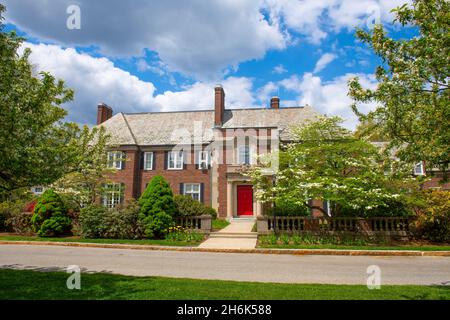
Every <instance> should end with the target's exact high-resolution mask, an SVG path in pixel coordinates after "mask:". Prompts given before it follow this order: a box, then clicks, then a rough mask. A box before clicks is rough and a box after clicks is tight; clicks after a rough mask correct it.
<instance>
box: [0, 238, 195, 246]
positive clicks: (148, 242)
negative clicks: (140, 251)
mask: <svg viewBox="0 0 450 320" xmlns="http://www.w3.org/2000/svg"><path fill="white" fill-rule="evenodd" d="M0 241H41V242H79V243H104V244H135V245H152V246H180V247H187V246H191V247H196V246H198V245H199V244H200V243H201V241H192V242H185V241H172V240H148V239H145V240H124V239H85V238H80V237H61V238H40V237H31V236H30V237H26V236H15V235H0Z"/></svg>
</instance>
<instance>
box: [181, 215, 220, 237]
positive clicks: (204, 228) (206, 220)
mask: <svg viewBox="0 0 450 320" xmlns="http://www.w3.org/2000/svg"><path fill="white" fill-rule="evenodd" d="M175 223H176V225H177V226H181V227H183V228H185V229H190V230H193V231H198V232H202V233H210V232H211V230H212V217H211V216H210V215H203V216H188V217H176V218H175Z"/></svg>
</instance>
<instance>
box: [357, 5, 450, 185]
mask: <svg viewBox="0 0 450 320" xmlns="http://www.w3.org/2000/svg"><path fill="white" fill-rule="evenodd" d="M449 9H450V2H449V1H447V0H414V1H413V3H412V5H411V6H410V5H407V4H405V5H403V6H401V7H399V8H397V9H395V10H393V12H394V13H395V16H396V18H395V21H397V22H399V23H401V24H402V25H403V26H413V27H415V28H416V29H417V31H418V36H415V37H413V38H411V39H399V40H396V39H393V38H390V37H389V36H388V35H387V33H386V31H385V29H384V27H383V26H382V25H376V26H375V28H374V29H373V30H372V31H369V32H366V31H364V30H361V29H359V30H357V33H356V35H357V37H358V38H359V39H360V40H361V41H362V42H364V43H366V44H367V45H369V46H370V47H371V48H372V49H373V50H374V52H375V53H376V54H377V55H378V56H379V57H381V59H382V61H383V65H382V66H379V67H378V68H377V70H376V73H375V75H376V78H377V80H378V82H379V84H378V86H377V88H376V89H374V90H370V89H365V88H363V87H362V86H361V84H360V82H359V80H358V78H355V79H352V80H350V82H349V94H350V96H351V97H352V98H353V99H354V100H355V104H354V105H353V106H352V108H353V110H354V112H355V113H356V114H357V115H358V116H359V118H360V120H362V121H369V122H370V123H372V124H373V125H374V126H377V127H379V128H381V130H382V131H383V133H384V134H385V135H386V138H387V139H388V141H390V147H392V148H394V149H397V150H398V151H399V152H398V156H399V157H400V158H401V159H402V160H405V161H408V162H410V163H417V162H419V161H426V162H427V166H428V167H439V168H441V170H442V171H444V172H445V173H446V170H447V168H448V165H449V163H450V107H449V106H450V101H449V97H450V91H449V79H450V52H449V50H450V45H449V44H450V38H449V34H450V30H449V26H450V18H449V17H450V10H449ZM367 102H376V103H377V107H376V109H375V110H374V111H372V112H369V113H368V114H363V113H361V112H360V111H359V110H358V106H359V104H360V103H367ZM444 176H445V177H446V176H447V175H446V174H445V175H444Z"/></svg>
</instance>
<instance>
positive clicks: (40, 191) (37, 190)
mask: <svg viewBox="0 0 450 320" xmlns="http://www.w3.org/2000/svg"><path fill="white" fill-rule="evenodd" d="M31 192H33V193H34V194H38V195H39V194H43V193H44V187H33V188H31Z"/></svg>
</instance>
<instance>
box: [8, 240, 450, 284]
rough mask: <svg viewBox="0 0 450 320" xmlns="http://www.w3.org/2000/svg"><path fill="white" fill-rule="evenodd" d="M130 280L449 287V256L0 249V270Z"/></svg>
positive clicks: (11, 246)
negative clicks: (78, 272) (374, 272)
mask: <svg viewBox="0 0 450 320" xmlns="http://www.w3.org/2000/svg"><path fill="white" fill-rule="evenodd" d="M70 265H77V266H79V267H80V268H81V269H82V270H83V271H84V272H108V273H114V274H123V275H133V276H163V277H174V278H193V279H218V280H235V281H255V282H279V283H327V284H362V285H366V283H367V278H368V276H369V275H368V274H367V268H368V267H369V266H378V267H379V268H380V270H381V284H382V285H383V284H418V285H432V284H446V285H450V257H369V256H320V255H311V256H294V255H273V254H245V253H209V252H208V253H207V252H173V251H147V250H132V249H102V248H79V247H57V246H25V245H0V268H15V269H32V270H40V271H52V270H65V268H67V267H68V266H70Z"/></svg>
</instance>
